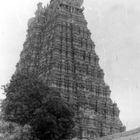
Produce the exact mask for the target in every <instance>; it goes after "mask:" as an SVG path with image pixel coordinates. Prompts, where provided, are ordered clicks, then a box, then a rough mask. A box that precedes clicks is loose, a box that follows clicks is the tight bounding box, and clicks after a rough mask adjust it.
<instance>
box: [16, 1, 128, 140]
mask: <svg viewBox="0 0 140 140" xmlns="http://www.w3.org/2000/svg"><path fill="white" fill-rule="evenodd" d="M82 4H83V0H51V1H50V4H49V5H47V7H42V4H41V3H39V4H38V9H37V11H36V12H35V17H33V18H31V19H30V20H29V22H28V31H27V32H28V33H27V39H26V41H25V43H24V48H23V51H22V52H21V55H20V61H19V63H18V64H17V70H16V72H22V73H23V72H33V73H35V74H36V75H37V76H38V77H39V78H40V79H41V80H42V81H43V82H45V83H46V85H48V86H49V87H54V88H56V89H57V90H59V91H60V93H61V94H62V96H63V97H64V98H65V100H67V101H68V102H71V103H72V104H73V105H74V107H75V109H76V123H77V126H76V130H77V139H82V140H87V139H94V138H96V137H99V136H104V135H109V134H113V133H117V132H122V131H124V130H125V128H124V126H123V125H122V123H121V121H120V119H119V112H120V111H119V109H118V107H117V104H115V103H113V102H112V100H111V98H110V92H111V91H110V88H109V86H108V85H107V84H106V83H105V82H104V72H103V70H102V69H101V68H100V66H99V57H98V56H97V54H96V52H95V45H94V42H93V41H92V40H91V33H90V31H89V29H88V28H87V21H86V20H85V17H84V15H83V10H84V8H83V7H82Z"/></svg>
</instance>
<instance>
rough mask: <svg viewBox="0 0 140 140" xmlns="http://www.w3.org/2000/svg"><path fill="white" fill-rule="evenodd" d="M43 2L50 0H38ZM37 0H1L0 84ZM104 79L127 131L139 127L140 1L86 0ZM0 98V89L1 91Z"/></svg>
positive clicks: (10, 70) (11, 68) (11, 64)
mask: <svg viewBox="0 0 140 140" xmlns="http://www.w3.org/2000/svg"><path fill="white" fill-rule="evenodd" d="M40 1H42V2H43V3H44V5H46V4H47V3H48V2H49V0H40ZM38 2H39V0H24V1H23V0H5V1H4V0H0V85H4V84H6V83H7V82H8V81H9V79H10V77H11V75H12V74H13V73H14V71H15V65H16V63H17V62H18V60H19V54H20V52H21V50H22V44H23V43H24V41H25V36H26V30H27V21H28V19H29V18H31V17H32V16H33V15H34V11H35V9H36V4H37V3H38ZM84 7H85V17H86V19H87V21H88V27H89V29H90V30H91V33H92V39H93V41H94V42H95V44H96V52H97V54H98V55H99V57H100V65H101V67H102V68H103V70H104V72H105V81H106V83H107V84H108V85H109V86H110V88H111V90H112V94H111V98H112V99H113V101H115V102H117V104H118V106H119V109H120V111H121V113H120V118H121V120H122V121H123V123H124V124H125V125H126V126H127V130H129V129H133V128H136V127H140V109H139V107H140V61H139V60H140V48H139V47H140V0H85V3H84ZM0 94H1V98H3V96H2V90H0Z"/></svg>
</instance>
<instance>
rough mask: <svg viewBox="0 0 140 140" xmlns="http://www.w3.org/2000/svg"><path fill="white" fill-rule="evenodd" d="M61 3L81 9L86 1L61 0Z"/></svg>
mask: <svg viewBox="0 0 140 140" xmlns="http://www.w3.org/2000/svg"><path fill="white" fill-rule="evenodd" d="M60 2H63V3H67V4H70V5H73V6H77V7H81V6H82V4H83V2H84V0H60Z"/></svg>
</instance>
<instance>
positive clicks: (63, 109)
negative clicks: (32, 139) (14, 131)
mask: <svg viewBox="0 0 140 140" xmlns="http://www.w3.org/2000/svg"><path fill="white" fill-rule="evenodd" d="M5 95H6V99H5V100H4V101H3V103H2V112H3V114H4V119H5V120H6V121H11V122H15V123H18V124H20V125H25V124H29V125H30V126H31V127H32V129H33V130H34V134H35V135H36V136H37V137H38V138H39V139H40V140H46V139H49V140H63V139H69V138H71V137H73V134H74V131H73V128H74V120H73V118H74V112H73V109H72V108H71V107H70V104H68V103H66V102H65V101H64V100H63V99H62V98H61V96H60V94H59V93H58V92H57V91H55V90H54V89H50V88H48V87H46V86H45V85H44V84H43V83H42V82H41V81H39V80H38V79H37V78H36V76H34V75H29V74H28V75H27V74H26V75H25V74H16V75H14V76H13V77H12V79H11V81H10V84H8V85H6V86H5Z"/></svg>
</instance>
